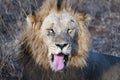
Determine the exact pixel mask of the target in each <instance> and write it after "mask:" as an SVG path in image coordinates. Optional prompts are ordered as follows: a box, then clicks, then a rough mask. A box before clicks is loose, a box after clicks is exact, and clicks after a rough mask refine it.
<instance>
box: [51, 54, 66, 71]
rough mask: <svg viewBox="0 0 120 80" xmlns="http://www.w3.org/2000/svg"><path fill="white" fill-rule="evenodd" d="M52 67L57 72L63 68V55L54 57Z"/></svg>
mask: <svg viewBox="0 0 120 80" xmlns="http://www.w3.org/2000/svg"><path fill="white" fill-rule="evenodd" d="M52 67H53V68H54V69H55V70H56V71H58V70H62V69H63V68H64V55H54V60H53V63H52Z"/></svg>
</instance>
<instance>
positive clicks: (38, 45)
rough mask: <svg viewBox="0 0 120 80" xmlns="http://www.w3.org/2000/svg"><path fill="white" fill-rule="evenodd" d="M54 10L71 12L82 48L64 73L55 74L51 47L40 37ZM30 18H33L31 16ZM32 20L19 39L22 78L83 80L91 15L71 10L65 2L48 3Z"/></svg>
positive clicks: (54, 0) (45, 3)
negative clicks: (50, 55) (49, 49)
mask: <svg viewBox="0 0 120 80" xmlns="http://www.w3.org/2000/svg"><path fill="white" fill-rule="evenodd" d="M58 2H59V3H58ZM52 9H54V10H55V11H56V13H57V12H62V11H64V9H65V10H66V11H68V12H70V13H71V14H72V15H73V17H74V18H75V20H76V22H77V24H78V25H79V29H80V32H79V33H78V36H79V37H78V38H77V41H78V42H77V43H78V45H79V47H78V48H77V52H75V53H76V54H75V55H74V56H72V57H71V60H70V62H69V66H68V69H67V70H66V72H65V73H64V72H61V73H58V72H54V71H52V70H51V69H50V64H49V59H48V58H47V53H48V48H47V46H46V44H45V42H44V41H43V38H44V36H42V35H41V34H44V33H42V32H40V29H41V25H42V22H43V21H44V19H45V17H46V16H47V15H48V14H49V12H50V11H51V10H52ZM29 19H31V18H30V17H29ZM29 19H28V20H29ZM32 19H33V21H32V20H31V22H29V21H28V24H27V27H26V29H25V31H24V33H23V35H22V37H21V40H20V48H19V51H20V53H19V59H20V66H21V67H22V69H23V79H29V80H38V79H40V78H41V79H40V80H50V79H51V80H58V78H59V79H60V80H63V79H66V80H78V79H77V78H79V79H81V78H82V77H81V76H82V73H81V72H82V69H83V68H84V67H85V66H86V65H87V57H88V51H89V46H90V43H91V39H90V33H89V31H88V30H87V27H86V25H85V23H86V21H88V20H89V18H88V16H87V15H84V14H80V13H78V12H77V11H74V10H72V9H71V6H70V4H68V2H67V1H66V0H65V1H62V0H61V1H60V0H47V1H46V2H44V4H43V6H42V7H41V8H40V11H38V12H36V16H33V17H32ZM78 71H79V72H78ZM80 71H81V72H80ZM78 73H79V74H78ZM28 74H29V75H28ZM39 77H40V78H39Z"/></svg>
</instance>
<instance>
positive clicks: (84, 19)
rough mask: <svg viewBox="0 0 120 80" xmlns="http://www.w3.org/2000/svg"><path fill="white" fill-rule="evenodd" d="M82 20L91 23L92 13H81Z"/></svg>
mask: <svg viewBox="0 0 120 80" xmlns="http://www.w3.org/2000/svg"><path fill="white" fill-rule="evenodd" d="M79 16H80V21H81V22H83V23H85V24H86V23H89V22H90V21H91V17H90V15H88V14H86V13H81V14H80V15H79Z"/></svg>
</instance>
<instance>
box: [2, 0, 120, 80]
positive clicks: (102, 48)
mask: <svg viewBox="0 0 120 80" xmlns="http://www.w3.org/2000/svg"><path fill="white" fill-rule="evenodd" d="M42 2H43V0H0V80H20V78H21V75H22V74H21V71H20V68H19V65H18V62H17V57H16V55H17V53H18V52H17V45H16V44H17V42H18V40H19V36H20V33H21V32H22V31H23V30H24V28H25V24H26V23H25V18H26V16H27V15H28V14H30V13H31V12H32V11H36V10H38V9H39V8H40V6H41V5H42ZM71 2H72V5H73V6H72V7H73V8H74V9H77V11H79V12H85V13H88V14H89V15H90V16H91V18H92V20H91V22H90V23H89V24H88V29H89V31H90V33H91V35H92V38H93V42H92V47H91V51H92V52H97V53H100V54H109V55H114V56H120V0H71Z"/></svg>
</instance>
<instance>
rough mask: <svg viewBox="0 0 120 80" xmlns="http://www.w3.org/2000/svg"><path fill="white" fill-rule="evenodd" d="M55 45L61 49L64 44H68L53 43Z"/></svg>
mask: <svg viewBox="0 0 120 80" xmlns="http://www.w3.org/2000/svg"><path fill="white" fill-rule="evenodd" d="M55 45H56V46H57V47H59V48H60V49H63V48H64V47H65V46H67V45H68V44H67V43H65V44H55Z"/></svg>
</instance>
